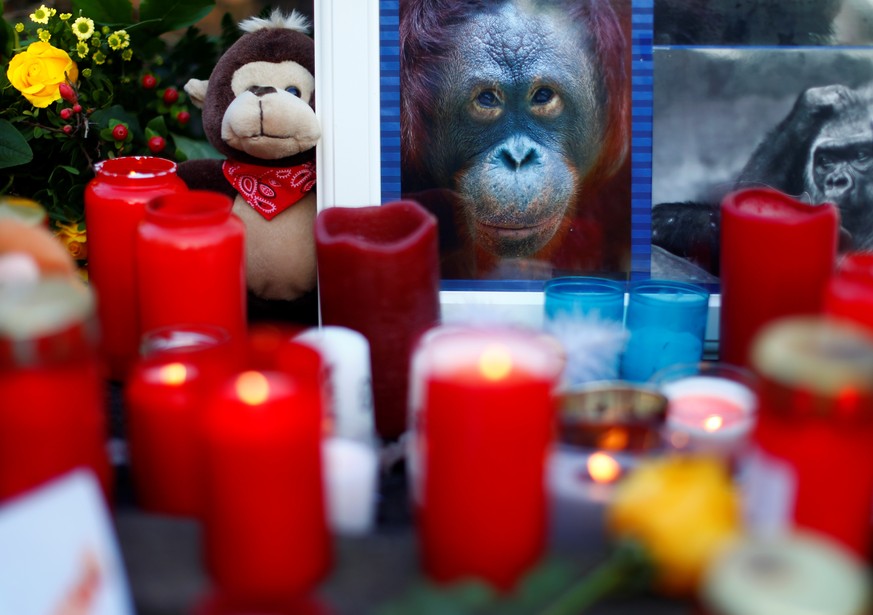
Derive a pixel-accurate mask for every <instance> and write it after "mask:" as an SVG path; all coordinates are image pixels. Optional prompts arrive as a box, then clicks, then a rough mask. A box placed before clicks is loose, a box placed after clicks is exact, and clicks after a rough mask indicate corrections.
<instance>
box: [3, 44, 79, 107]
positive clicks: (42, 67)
mask: <svg viewBox="0 0 873 615" xmlns="http://www.w3.org/2000/svg"><path fill="white" fill-rule="evenodd" d="M65 74H66V75H65ZM78 77H79V69H78V67H77V66H76V63H75V62H73V60H71V59H70V56H69V55H67V52H66V51H64V50H62V49H58V48H57V47H53V46H52V45H50V44H49V43H45V42H42V41H39V42H36V43H31V44H30V46H29V47H28V48H27V50H25V51H22V52H21V53H18V54H16V55H15V57H13V58H12V60H10V62H9V68H8V69H7V70H6V78H7V79H9V82H10V83H11V84H12V87H14V88H15V89H16V90H18V91H19V92H21V94H22V95H23V96H24V97H25V98H26V99H27V100H28V101H30V103H31V104H32V105H33V106H34V107H40V108H44V107H47V106H49V105H50V104H51V103H53V102H55V101H56V100H59V99H60V98H61V94H60V92H58V86H59V85H60V84H62V83H64V81H66V79H67V78H69V80H70V81H71V82H73V83H75V82H76V79H78Z"/></svg>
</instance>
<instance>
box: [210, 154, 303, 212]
mask: <svg viewBox="0 0 873 615" xmlns="http://www.w3.org/2000/svg"><path fill="white" fill-rule="evenodd" d="M221 170H222V171H224V176H225V177H226V178H227V181H229V182H230V183H231V184H233V187H234V188H235V189H236V191H237V192H239V194H240V196H242V198H244V199H245V200H246V203H248V204H249V205H251V206H252V207H254V209H255V211H257V212H258V213H259V214H261V215H262V216H264V217H265V218H266V219H267V220H272V219H273V218H275V217H276V216H278V215H279V214H280V213H282V212H283V211H285V210H286V209H288V208H289V207H291V206H292V205H293V204H294V203H296V202H297V201H299V200H300V199H302V198H303V197H304V196H306V194H307V193H308V192H309V191H310V190H312V189H313V188H314V187H315V163H314V162H306V163H304V164H301V165H298V166H296V167H288V168H284V169H277V168H274V167H262V166H258V165H256V164H245V163H243V162H236V161H235V160H225V161H224V164H223V165H222V167H221Z"/></svg>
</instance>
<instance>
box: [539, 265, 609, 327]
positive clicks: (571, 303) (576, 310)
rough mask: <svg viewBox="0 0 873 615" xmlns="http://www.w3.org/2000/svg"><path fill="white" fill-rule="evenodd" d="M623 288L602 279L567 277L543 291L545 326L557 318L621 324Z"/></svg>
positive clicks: (547, 283) (556, 280)
mask: <svg viewBox="0 0 873 615" xmlns="http://www.w3.org/2000/svg"><path fill="white" fill-rule="evenodd" d="M624 291H625V287H624V284H622V283H620V282H616V281H615V280H608V279H605V278H596V277H586V276H568V277H561V278H553V279H551V280H548V281H546V283H545V285H544V287H543V293H544V301H545V305H544V307H545V317H546V323H547V326H548V323H549V322H551V321H554V320H555V319H556V318H558V317H559V316H565V317H572V318H580V317H583V316H584V317H587V318H595V319H601V320H608V321H611V322H617V323H622V322H624Z"/></svg>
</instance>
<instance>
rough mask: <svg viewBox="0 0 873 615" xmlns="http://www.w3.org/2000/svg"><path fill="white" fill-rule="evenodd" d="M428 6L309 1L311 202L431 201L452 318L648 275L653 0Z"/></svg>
mask: <svg viewBox="0 0 873 615" xmlns="http://www.w3.org/2000/svg"><path fill="white" fill-rule="evenodd" d="M433 6H435V5H434V3H433V2H425V1H423V0H379V1H377V0H366V1H361V0H317V1H316V3H315V24H316V32H315V39H316V49H317V51H316V53H317V55H316V63H317V70H316V78H317V83H316V91H317V92H318V105H317V107H318V112H319V114H320V116H321V119H322V125H323V128H324V134H323V137H322V142H321V143H320V145H319V151H318V156H319V169H320V177H319V188H318V198H319V200H320V203H319V207H320V208H323V207H330V206H335V205H342V206H362V205H375V204H380V203H385V202H389V201H393V200H399V199H414V200H416V201H417V202H419V203H420V204H422V205H423V206H424V207H425V208H427V209H428V210H429V211H431V212H432V213H433V214H434V215H435V216H436V217H437V219H438V221H439V228H440V255H441V271H442V279H443V284H442V299H443V307H444V313H443V315H444V319H446V320H451V319H452V317H453V315H457V316H461V315H463V314H464V313H465V312H466V311H469V309H475V306H479V305H482V304H483V303H484V304H489V305H491V306H493V307H494V310H492V311H493V312H500V313H501V314H503V315H504V317H506V318H507V319H509V320H514V321H521V322H527V323H532V324H539V322H540V321H541V319H542V304H543V298H542V286H543V283H544V281H545V280H547V279H550V278H553V277H557V276H561V275H597V276H601V277H609V278H613V279H619V280H628V279H632V278H634V277H649V275H650V270H651V266H650V259H651V240H650V230H649V229H650V224H649V219H650V215H651V196H650V191H651V84H652V69H651V67H652V58H651V40H652V2H651V0H644V1H640V0H554V1H551V2H542V3H522V2H514V1H503V0H496V1H494V2H492V3H487V2H486V3H475V2H466V1H464V0H457V1H453V2H443V3H440V5H439V11H438V12H435V11H434V9H433ZM361 24H366V25H367V27H366V28H362V27H361Z"/></svg>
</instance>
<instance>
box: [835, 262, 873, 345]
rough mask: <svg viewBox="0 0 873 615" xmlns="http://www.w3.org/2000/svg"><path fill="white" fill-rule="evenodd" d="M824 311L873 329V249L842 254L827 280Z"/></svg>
mask: <svg viewBox="0 0 873 615" xmlns="http://www.w3.org/2000/svg"><path fill="white" fill-rule="evenodd" d="M824 311H825V313H826V314H831V315H833V316H839V317H843V318H848V319H849V320H853V321H855V322H857V323H858V324H860V325H863V326H865V327H867V328H868V329H873V252H852V253H849V254H847V255H846V256H845V257H843V259H842V261H840V264H839V266H838V268H837V272H836V274H835V275H834V276H833V277H832V278H831V279H830V281H829V282H828V285H827V289H826V291H825V298H824Z"/></svg>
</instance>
